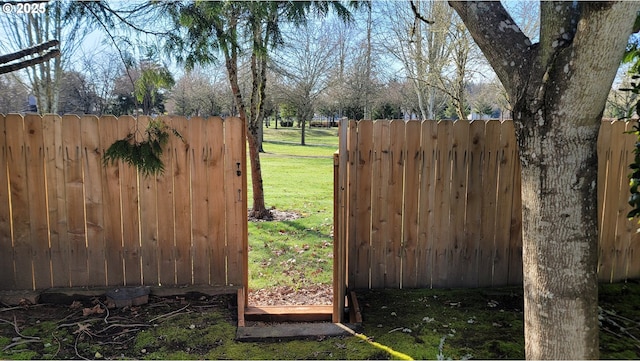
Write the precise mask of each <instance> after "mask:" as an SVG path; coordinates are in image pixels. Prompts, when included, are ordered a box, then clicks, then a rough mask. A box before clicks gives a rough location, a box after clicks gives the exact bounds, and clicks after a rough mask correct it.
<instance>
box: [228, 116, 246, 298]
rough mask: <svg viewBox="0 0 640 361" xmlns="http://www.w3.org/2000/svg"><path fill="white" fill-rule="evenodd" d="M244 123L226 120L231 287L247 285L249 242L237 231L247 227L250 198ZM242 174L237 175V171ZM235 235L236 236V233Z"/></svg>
mask: <svg viewBox="0 0 640 361" xmlns="http://www.w3.org/2000/svg"><path fill="white" fill-rule="evenodd" d="M244 126H245V125H244V123H243V121H242V120H241V119H240V118H228V119H226V120H225V132H224V133H225V145H226V153H225V185H227V186H228V187H229V188H228V189H227V190H228V191H227V194H226V197H227V202H226V204H227V205H228V206H230V207H231V210H230V211H229V210H228V211H227V225H226V227H227V237H228V238H227V244H228V252H229V253H228V255H227V257H228V258H227V260H228V261H227V265H228V269H227V270H228V273H227V277H228V282H229V284H236V285H239V284H244V277H246V274H245V273H246V272H245V271H244V270H245V269H246V267H245V265H244V263H245V262H246V261H247V260H246V252H245V251H246V249H247V247H246V245H245V242H246V239H245V236H244V235H243V234H242V233H239V232H237V230H241V229H242V228H245V227H246V226H245V225H246V224H247V199H246V197H247V195H246V169H247V166H246V161H247V158H246V155H245V154H246V152H245V149H246V147H245V144H246V143H245V141H244V138H243V136H242V134H244V132H243V129H244V128H243V127H244ZM238 170H239V171H240V174H237V171H238ZM232 232H233V233H232Z"/></svg>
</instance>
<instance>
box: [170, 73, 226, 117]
mask: <svg viewBox="0 0 640 361" xmlns="http://www.w3.org/2000/svg"><path fill="white" fill-rule="evenodd" d="M217 77H218V74H217V73H215V72H214V70H213V69H211V70H209V71H208V73H205V72H204V70H203V69H201V68H195V69H193V70H191V71H187V72H185V73H184V74H183V75H182V76H181V77H180V78H179V79H178V80H177V81H176V83H175V85H174V87H173V88H172V89H171V92H170V95H169V98H170V100H171V103H172V105H171V110H170V112H172V113H175V114H177V115H184V116H199V117H208V116H212V115H219V114H220V113H221V112H222V100H221V96H222V95H221V94H218V92H217V91H216V86H215V82H216V80H217V79H216V78H217Z"/></svg>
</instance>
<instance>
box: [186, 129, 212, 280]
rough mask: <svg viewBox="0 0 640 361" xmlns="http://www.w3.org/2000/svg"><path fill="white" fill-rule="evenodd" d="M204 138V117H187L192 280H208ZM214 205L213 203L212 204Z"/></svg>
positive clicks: (207, 209) (207, 206)
mask: <svg viewBox="0 0 640 361" xmlns="http://www.w3.org/2000/svg"><path fill="white" fill-rule="evenodd" d="M206 141H207V133H206V127H205V124H204V119H202V118H200V117H194V118H191V120H190V121H189V144H190V146H189V152H190V154H189V157H190V166H191V169H190V171H191V214H192V216H191V218H192V226H191V232H192V234H193V248H192V255H193V256H192V257H193V277H194V280H193V282H194V283H195V284H209V273H210V272H209V265H210V260H209V256H210V254H211V247H210V244H209V235H208V232H209V225H208V218H209V217H208V215H209V196H208V194H207V183H208V182H209V179H208V174H207V167H206V165H207V152H206V149H205V144H206ZM211 206H213V205H211Z"/></svg>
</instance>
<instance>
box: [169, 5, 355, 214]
mask: <svg viewBox="0 0 640 361" xmlns="http://www.w3.org/2000/svg"><path fill="white" fill-rule="evenodd" d="M168 6H170V8H169V10H170V11H171V13H172V14H174V19H175V20H176V22H177V24H178V25H180V26H181V27H182V29H183V32H182V33H180V34H175V36H174V37H172V39H171V41H170V42H169V47H168V50H169V51H170V52H173V53H174V54H176V55H177V56H176V57H177V59H178V60H179V61H183V62H185V63H186V64H187V65H188V66H193V65H195V64H207V63H210V62H212V61H214V60H216V55H218V54H221V55H222V57H223V59H224V62H225V66H226V69H227V75H228V79H229V83H230V86H231V91H232V93H233V95H234V99H235V105H236V108H237V112H238V114H239V115H240V118H241V119H242V120H243V121H244V122H245V124H246V127H247V139H248V143H249V160H250V164H251V178H252V182H251V183H252V189H253V192H252V194H253V206H252V209H251V212H250V213H251V214H250V215H251V216H252V217H255V218H260V219H263V218H271V212H270V211H269V210H268V209H267V208H266V206H265V202H264V189H263V179H262V170H261V165H260V155H259V141H260V134H259V130H260V129H261V128H260V127H261V126H262V121H263V119H264V110H265V109H264V102H263V100H264V99H265V89H266V82H267V69H266V66H267V59H268V49H269V48H270V47H271V48H273V47H275V46H277V45H278V44H280V42H281V32H280V25H281V23H282V22H285V21H288V22H291V23H292V24H294V25H299V24H304V23H305V22H306V21H307V15H309V14H311V13H313V14H314V15H317V16H319V17H324V16H326V15H327V14H328V12H329V11H330V10H331V9H333V10H335V11H336V13H337V14H338V15H339V16H341V17H342V18H345V19H348V18H349V17H350V13H349V11H348V10H347V9H346V8H345V7H344V6H343V5H342V4H341V3H338V2H322V1H321V2H279V1H264V2H233V1H221V2H196V3H188V4H170V5H168ZM243 52H246V53H247V54H248V56H249V57H250V69H251V79H252V82H251V91H250V93H249V94H250V95H249V99H248V100H247V99H246V97H243V95H242V92H241V89H240V85H239V81H238V64H239V57H240V55H241V53H243Z"/></svg>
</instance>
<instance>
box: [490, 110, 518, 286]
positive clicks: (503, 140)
mask: <svg viewBox="0 0 640 361" xmlns="http://www.w3.org/2000/svg"><path fill="white" fill-rule="evenodd" d="M496 155H497V156H498V158H497V159H496V160H497V162H498V187H497V198H496V205H498V207H497V209H496V228H495V232H496V235H495V253H494V255H495V258H494V271H493V284H494V285H496V286H500V285H506V284H508V280H509V261H510V257H509V256H510V251H509V249H510V247H511V243H510V242H511V226H512V222H513V217H512V215H513V172H514V170H515V162H516V157H517V149H516V138H515V129H514V127H513V122H505V123H501V124H500V140H499V148H498V153H497V154H496Z"/></svg>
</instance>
